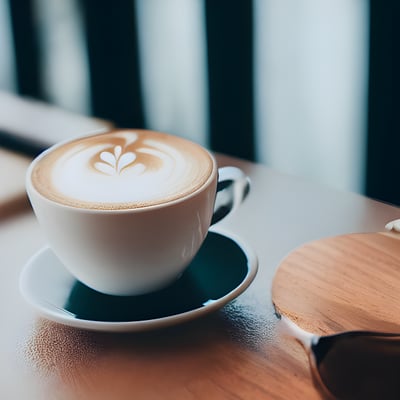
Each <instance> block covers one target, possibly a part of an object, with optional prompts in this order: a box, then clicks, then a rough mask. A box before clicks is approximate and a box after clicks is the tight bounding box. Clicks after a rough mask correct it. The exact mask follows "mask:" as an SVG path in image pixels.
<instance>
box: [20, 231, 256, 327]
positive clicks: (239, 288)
mask: <svg viewBox="0 0 400 400" xmlns="http://www.w3.org/2000/svg"><path fill="white" fill-rule="evenodd" d="M209 232H213V233H216V234H219V235H221V236H224V237H226V238H228V239H231V240H233V241H234V242H235V243H236V244H237V245H238V246H239V247H240V249H241V250H242V252H243V253H244V255H245V257H246V260H247V273H246V276H245V277H244V278H243V280H242V281H241V282H240V283H239V284H238V285H236V286H234V287H233V288H232V290H231V291H230V292H229V293H227V294H225V295H224V296H222V297H219V298H218V299H216V300H213V301H211V302H210V303H209V304H207V305H204V306H201V307H198V308H194V309H192V310H189V311H185V312H182V313H179V314H174V315H169V316H166V317H160V318H154V319H145V320H137V321H96V320H91V319H78V318H72V317H71V315H73V314H72V313H70V312H69V311H67V310H65V309H64V308H59V307H57V306H55V305H54V304H49V303H47V302H46V301H45V300H44V299H41V298H40V296H38V295H37V294H35V293H33V291H32V289H31V285H30V276H31V274H32V273H33V270H34V269H35V268H37V267H36V263H37V260H38V259H40V257H45V256H46V254H47V253H49V252H52V250H51V248H50V247H49V246H48V245H46V246H44V247H42V248H41V249H40V250H38V251H37V252H36V253H35V254H33V255H32V256H31V257H30V258H29V260H28V261H27V262H26V263H25V265H24V267H23V269H22V271H21V274H20V279H19V290H20V293H21V295H22V297H23V298H24V299H25V301H26V302H27V303H28V304H29V305H30V306H31V307H33V308H34V309H35V311H36V312H38V313H39V315H40V316H42V317H44V318H47V319H49V320H51V321H54V322H57V323H60V324H63V325H68V326H71V327H74V328H80V329H86V330H93V331H108V332H140V331H147V330H154V329H159V328H164V327H168V326H172V325H177V324H180V323H183V322H186V321H190V320H193V319H197V318H200V317H202V316H204V315H206V314H209V313H212V312H214V311H216V310H218V309H220V308H222V307H223V306H225V305H226V304H228V303H229V302H230V301H232V300H234V299H235V298H237V297H238V296H239V295H240V294H242V293H243V292H244V291H245V290H246V289H247V288H248V287H249V286H250V284H251V283H252V282H253V280H254V278H255V277H256V275H257V272H258V257H257V255H256V253H255V252H254V250H253V249H252V248H251V247H250V246H249V245H248V244H247V243H246V241H245V240H243V239H242V238H241V237H240V236H238V235H237V234H234V233H232V232H231V231H228V230H225V229H221V228H210V230H209ZM61 267H62V266H61ZM66 272H67V273H68V274H70V272H69V271H67V270H66ZM71 277H72V275H71Z"/></svg>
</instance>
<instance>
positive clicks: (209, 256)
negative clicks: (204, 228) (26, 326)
mask: <svg viewBox="0 0 400 400" xmlns="http://www.w3.org/2000/svg"><path fill="white" fill-rule="evenodd" d="M257 268H258V260H257V257H256V255H255V254H254V252H253V251H252V250H251V248H250V247H249V246H247V245H246V244H245V243H244V242H243V241H242V239H239V238H238V237H236V236H233V235H232V234H230V233H227V232H222V231H219V230H218V231H217V230H215V229H213V230H212V231H210V232H209V234H208V236H207V238H206V240H205V242H204V244H203V246H202V248H201V249H200V251H199V253H198V254H197V256H196V258H195V259H194V260H193V262H192V263H191V264H190V266H189V267H188V269H187V270H186V271H185V272H184V274H183V275H182V276H181V277H180V278H179V279H178V280H177V281H176V282H175V283H174V284H172V285H170V286H169V287H167V288H165V289H163V290H160V291H157V292H153V293H150V294H146V295H142V296H126V297H119V296H109V295H105V294H102V293H98V292H96V291H94V290H92V289H90V288H88V287H86V286H85V285H83V284H82V283H81V282H79V281H77V280H76V279H75V278H74V277H73V276H72V275H71V274H70V273H69V272H68V271H67V270H66V269H65V268H64V266H63V265H62V264H61V262H60V261H59V260H58V258H57V257H56V256H55V255H54V253H53V252H52V250H51V249H50V248H49V247H45V248H44V249H42V250H40V251H39V252H38V253H37V254H35V255H34V256H33V257H32V258H31V259H30V260H29V261H28V262H27V264H26V265H25V267H24V269H23V271H22V273H21V276H20V290H21V293H22V295H23V297H24V298H25V299H26V300H27V302H28V303H30V304H31V305H32V306H33V307H34V308H35V309H36V310H37V311H38V312H39V313H40V314H41V315H42V316H44V317H45V318H48V319H50V320H53V321H56V322H59V323H62V324H65V325H70V326H73V327H77V328H83V329H91V330H99V331H114V332H117V331H121V332H122V331H143V330H149V329H156V328H161V327H165V326H169V325H174V324H178V323H182V322H184V321H188V320H190V319H194V318H197V317H200V316H202V315H205V314H207V313H210V312H212V311H215V310H217V309H219V308H221V307H222V306H224V305H225V304H227V303H228V302H229V301H231V300H233V299H234V298H236V297H237V296H238V295H239V294H241V293H242V292H243V291H244V290H245V289H246V288H247V287H248V286H249V285H250V283H251V282H252V281H253V279H254V277H255V275H256V273H257Z"/></svg>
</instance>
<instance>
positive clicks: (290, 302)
mask: <svg viewBox="0 0 400 400" xmlns="http://www.w3.org/2000/svg"><path fill="white" fill-rule="evenodd" d="M272 301H273V302H274V304H275V307H276V309H277V311H278V312H280V313H282V314H284V315H286V316H287V317H289V318H290V319H291V320H292V321H294V322H296V323H297V324H298V325H299V326H300V327H302V328H303V329H306V330H307V331H309V332H313V333H315V334H331V333H336V332H342V331H347V330H360V329H362V330H364V329H366V330H376V331H387V332H400V233H391V232H390V233H361V234H351V235H343V236H336V237H331V238H327V239H322V240H318V241H314V242H311V243H307V244H305V245H303V246H302V247H300V248H298V249H296V250H294V251H293V252H292V253H290V254H289V255H288V256H287V257H286V258H285V259H284V260H283V261H282V263H281V265H280V266H279V268H278V271H277V273H276V276H275V278H274V281H273V285H272Z"/></svg>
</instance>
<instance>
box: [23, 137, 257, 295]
mask: <svg viewBox="0 0 400 400" xmlns="http://www.w3.org/2000/svg"><path fill="white" fill-rule="evenodd" d="M66 143H68V142H66ZM64 144H65V143H61V144H58V145H56V146H53V147H51V148H50V149H48V150H46V151H45V152H44V153H42V154H41V155H39V156H38V157H37V158H36V159H35V160H34V161H33V162H32V163H31V165H30V167H29V169H28V172H27V179H26V189H27V193H28V196H29V199H30V201H31V204H32V206H33V209H34V212H35V214H36V217H37V219H38V221H39V223H40V225H41V227H42V229H43V231H44V233H45V235H46V237H47V240H48V243H49V245H50V247H51V248H52V250H53V251H54V253H55V254H56V256H57V257H58V258H59V259H60V260H61V262H62V263H63V264H64V266H65V267H66V268H67V269H68V270H69V271H70V272H71V274H72V275H74V276H75V277H76V278H77V279H78V280H80V281H81V282H82V283H84V284H86V285H87V286H89V287H91V288H93V289H95V290H97V291H99V292H103V293H106V294H111V295H137V294H143V293H147V292H151V291H154V290H157V289H160V288H162V287H163V286H166V285H168V284H169V283H171V282H172V281H174V280H175V279H177V278H178V277H179V276H180V275H181V274H182V272H183V271H184V269H185V268H186V267H187V266H188V265H189V264H190V262H191V260H192V259H193V258H194V256H195V255H196V253H197V252H198V250H199V248H200V246H201V245H202V243H203V241H204V239H205V237H206V235H207V232H208V229H209V227H210V224H212V223H215V222H217V221H218V220H220V219H222V218H224V217H225V215H227V214H229V213H230V212H231V211H232V210H233V209H235V208H236V207H237V206H238V205H239V204H240V203H241V202H242V200H243V199H244V198H245V197H246V195H247V192H248V189H249V180H248V177H247V176H246V175H245V174H244V173H243V172H242V171H241V170H239V169H237V168H235V167H224V168H220V169H218V168H217V164H216V161H215V159H214V158H213V157H212V155H211V154H210V153H208V154H209V155H210V157H211V159H212V170H211V173H210V175H209V176H208V178H207V179H206V181H205V182H204V184H202V186H201V187H200V188H198V189H197V190H195V191H194V192H193V193H190V194H188V195H186V196H183V197H180V198H178V199H175V200H172V201H166V202H164V203H161V204H157V205H151V206H146V207H141V208H131V209H116V210H115V209H114V210H110V209H92V208H83V207H73V206H70V205H65V204H62V203H60V202H57V201H54V200H51V199H49V198H48V197H46V196H45V195H43V194H41V193H40V192H39V191H38V190H37V189H36V188H35V185H34V184H33V183H32V171H33V169H34V168H35V165H36V164H37V163H38V162H40V160H41V159H42V157H44V155H46V154H48V153H49V152H52V151H53V150H54V149H56V148H58V147H59V146H63V145H64ZM203 150H204V151H207V150H205V149H203ZM217 186H218V187H217Z"/></svg>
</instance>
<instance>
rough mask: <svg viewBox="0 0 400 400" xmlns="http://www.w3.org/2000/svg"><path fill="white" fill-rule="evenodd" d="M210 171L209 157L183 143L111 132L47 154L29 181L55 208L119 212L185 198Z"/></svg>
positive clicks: (172, 138) (162, 136)
mask: <svg viewBox="0 0 400 400" xmlns="http://www.w3.org/2000/svg"><path fill="white" fill-rule="evenodd" d="M214 168H215V167H214V161H213V158H212V157H211V155H210V154H209V153H208V152H207V151H206V150H205V149H203V148H202V147H201V146H199V145H197V144H195V143H192V142H190V141H188V140H185V139H182V138H179V137H176V136H171V135H167V134H164V133H159V132H154V131H141V130H117V131H113V132H109V133H103V134H98V135H93V136H88V137H84V138H80V139H77V140H73V141H71V142H68V143H64V144H62V145H59V146H56V147H54V148H52V149H50V150H48V151H47V152H45V153H44V154H43V155H42V156H41V158H40V160H39V161H38V162H37V163H36V165H35V167H34V168H33V170H32V175H31V179H32V184H33V186H34V187H35V189H36V190H37V191H38V192H39V193H40V194H41V195H42V196H44V197H46V198H48V199H50V200H52V201H55V202H57V203H61V204H64V205H67V206H71V207H77V208H85V209H97V210H99V209H102V210H123V209H132V208H142V207H147V206H154V205H158V204H162V203H166V202H170V201H173V200H177V199H179V198H183V197H186V196H188V195H190V194H191V193H193V192H195V191H196V190H197V189H199V188H201V187H202V186H203V185H204V184H205V183H206V182H207V181H208V179H209V178H210V176H211V175H212V172H213V170H214Z"/></svg>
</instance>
